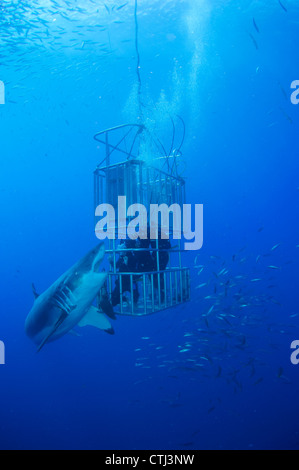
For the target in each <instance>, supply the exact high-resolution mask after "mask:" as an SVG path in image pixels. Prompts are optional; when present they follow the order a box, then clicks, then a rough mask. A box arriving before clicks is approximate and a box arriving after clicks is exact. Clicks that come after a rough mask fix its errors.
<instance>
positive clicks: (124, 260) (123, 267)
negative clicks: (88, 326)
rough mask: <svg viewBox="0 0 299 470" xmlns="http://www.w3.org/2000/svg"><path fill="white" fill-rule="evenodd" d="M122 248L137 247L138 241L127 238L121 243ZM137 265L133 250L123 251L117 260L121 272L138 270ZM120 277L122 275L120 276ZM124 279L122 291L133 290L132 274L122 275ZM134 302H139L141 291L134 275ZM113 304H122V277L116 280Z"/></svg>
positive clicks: (112, 297)
mask: <svg viewBox="0 0 299 470" xmlns="http://www.w3.org/2000/svg"><path fill="white" fill-rule="evenodd" d="M119 248H120V249H124V250H129V249H132V250H134V248H136V242H135V240H126V241H125V242H124V244H123V245H119ZM110 262H112V259H110ZM136 267H137V261H136V257H135V254H134V252H133V251H123V252H121V253H120V257H119V259H118V261H117V262H116V268H117V270H118V272H119V273H120V274H122V273H124V274H125V273H133V272H136ZM119 277H120V276H119ZM121 280H122V293H124V292H131V276H130V275H129V274H128V275H123V276H121ZM133 286H134V287H133V292H131V294H133V302H134V304H137V302H138V299H139V291H138V286H137V283H136V277H135V276H134V277H133ZM111 304H112V307H115V306H116V305H118V304H120V279H119V278H118V279H117V280H116V281H115V287H114V290H113V292H112V294H111Z"/></svg>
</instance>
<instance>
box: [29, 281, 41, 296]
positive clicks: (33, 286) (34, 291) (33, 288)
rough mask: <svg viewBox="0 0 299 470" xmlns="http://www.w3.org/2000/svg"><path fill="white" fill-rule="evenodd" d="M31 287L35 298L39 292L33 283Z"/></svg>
mask: <svg viewBox="0 0 299 470" xmlns="http://www.w3.org/2000/svg"><path fill="white" fill-rule="evenodd" d="M31 287H32V292H33V295H34V298H35V299H37V298H38V297H39V294H38V293H37V292H36V289H35V285H34V284H33V283H32V284H31Z"/></svg>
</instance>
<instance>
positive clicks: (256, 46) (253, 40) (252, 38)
mask: <svg viewBox="0 0 299 470" xmlns="http://www.w3.org/2000/svg"><path fill="white" fill-rule="evenodd" d="M248 34H249V36H250V38H251V40H252V42H253V44H254V46H255V48H256V50H257V51H258V49H259V46H258V43H257V42H256V40H255V38H254V37H253V35H252V34H251V33H248Z"/></svg>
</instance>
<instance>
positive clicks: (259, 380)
mask: <svg viewBox="0 0 299 470" xmlns="http://www.w3.org/2000/svg"><path fill="white" fill-rule="evenodd" d="M263 380H264V379H263V377H261V378H260V379H258V380H257V381H256V382H254V384H253V385H259V384H260V383H262V382H263Z"/></svg>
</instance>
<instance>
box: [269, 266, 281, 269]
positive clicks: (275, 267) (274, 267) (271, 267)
mask: <svg viewBox="0 0 299 470" xmlns="http://www.w3.org/2000/svg"><path fill="white" fill-rule="evenodd" d="M268 268H269V269H281V268H279V267H278V266H268Z"/></svg>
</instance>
